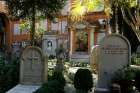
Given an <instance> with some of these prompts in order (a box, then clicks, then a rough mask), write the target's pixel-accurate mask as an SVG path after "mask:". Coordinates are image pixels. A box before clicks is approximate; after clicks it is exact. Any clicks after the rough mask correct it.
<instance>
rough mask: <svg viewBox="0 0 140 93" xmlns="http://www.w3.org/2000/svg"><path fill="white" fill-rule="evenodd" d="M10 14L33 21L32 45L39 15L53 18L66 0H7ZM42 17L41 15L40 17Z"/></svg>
mask: <svg viewBox="0 0 140 93" xmlns="http://www.w3.org/2000/svg"><path fill="white" fill-rule="evenodd" d="M6 1H7V4H8V8H9V10H10V11H9V14H11V15H12V16H14V17H16V18H20V19H25V18H26V19H27V18H28V19H29V20H30V21H31V29H30V31H31V33H30V35H31V36H30V37H31V45H33V44H34V35H35V31H36V30H35V23H36V18H37V17H38V16H43V17H45V18H49V19H53V18H54V16H57V15H58V14H60V10H61V9H62V8H63V7H64V5H65V3H66V0H6ZM40 18H41V17H40Z"/></svg>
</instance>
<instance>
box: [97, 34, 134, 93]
mask: <svg viewBox="0 0 140 93" xmlns="http://www.w3.org/2000/svg"><path fill="white" fill-rule="evenodd" d="M130 53H131V50H130V44H129V42H128V40H127V39H126V38H125V37H124V36H121V35H116V34H112V35H109V36H107V37H105V38H104V39H103V42H102V43H101V46H100V54H99V71H98V72H99V74H98V85H97V87H98V88H97V90H98V89H100V90H102V91H108V90H109V88H110V86H111V79H112V78H113V76H114V73H115V72H116V71H118V70H119V69H122V68H124V67H126V66H127V65H129V62H130ZM97 93H98V92H97ZM99 93H104V92H99ZM105 93H106V92H105Z"/></svg>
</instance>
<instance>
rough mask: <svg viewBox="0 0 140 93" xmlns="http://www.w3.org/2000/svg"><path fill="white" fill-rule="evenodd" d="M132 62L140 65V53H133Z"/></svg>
mask: <svg viewBox="0 0 140 93" xmlns="http://www.w3.org/2000/svg"><path fill="white" fill-rule="evenodd" d="M131 63H132V65H140V55H139V54H133V55H132V57H131Z"/></svg>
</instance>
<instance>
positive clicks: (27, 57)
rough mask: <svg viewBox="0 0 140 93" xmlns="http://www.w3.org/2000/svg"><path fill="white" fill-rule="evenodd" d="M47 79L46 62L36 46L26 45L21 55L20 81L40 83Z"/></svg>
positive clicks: (32, 83) (23, 82) (31, 83)
mask: <svg viewBox="0 0 140 93" xmlns="http://www.w3.org/2000/svg"><path fill="white" fill-rule="evenodd" d="M46 79H47V64H46V62H45V59H44V57H43V54H42V51H41V49H40V48H38V47H32V46H29V47H27V48H26V49H25V50H24V51H23V53H22V56H21V64H20V83H21V84H29V85H38V84H39V85H40V84H42V83H43V82H45V81H46Z"/></svg>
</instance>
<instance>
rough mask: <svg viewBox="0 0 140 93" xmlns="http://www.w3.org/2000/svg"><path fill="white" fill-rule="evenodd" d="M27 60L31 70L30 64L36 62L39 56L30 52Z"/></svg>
mask: <svg viewBox="0 0 140 93" xmlns="http://www.w3.org/2000/svg"><path fill="white" fill-rule="evenodd" d="M28 60H29V61H30V66H31V70H33V67H32V64H34V63H35V62H38V61H39V57H37V56H35V54H34V53H33V52H32V54H31V57H28Z"/></svg>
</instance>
